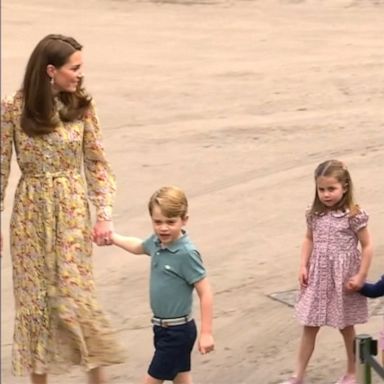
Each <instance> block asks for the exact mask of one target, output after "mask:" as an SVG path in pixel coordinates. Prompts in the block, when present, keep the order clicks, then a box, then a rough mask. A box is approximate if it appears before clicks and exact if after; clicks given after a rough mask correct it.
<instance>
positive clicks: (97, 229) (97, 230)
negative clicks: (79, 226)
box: [92, 220, 113, 246]
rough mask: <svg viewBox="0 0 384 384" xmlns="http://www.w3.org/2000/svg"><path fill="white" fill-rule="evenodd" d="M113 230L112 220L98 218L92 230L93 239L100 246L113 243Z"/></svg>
mask: <svg viewBox="0 0 384 384" xmlns="http://www.w3.org/2000/svg"><path fill="white" fill-rule="evenodd" d="M112 232H113V223H112V221H106V220H105V221H101V220H98V221H96V224H95V226H94V227H93V230H92V240H93V241H94V242H95V243H96V244H97V245H99V246H105V245H111V244H112V239H111V236H112Z"/></svg>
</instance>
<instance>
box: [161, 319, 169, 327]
mask: <svg viewBox="0 0 384 384" xmlns="http://www.w3.org/2000/svg"><path fill="white" fill-rule="evenodd" d="M160 326H162V327H163V328H168V327H169V323H168V321H164V320H160Z"/></svg>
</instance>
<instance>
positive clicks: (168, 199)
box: [148, 186, 188, 219]
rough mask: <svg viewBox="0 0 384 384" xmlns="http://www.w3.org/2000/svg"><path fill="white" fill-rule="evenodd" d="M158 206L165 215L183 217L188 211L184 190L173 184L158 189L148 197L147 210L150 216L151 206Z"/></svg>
mask: <svg viewBox="0 0 384 384" xmlns="http://www.w3.org/2000/svg"><path fill="white" fill-rule="evenodd" d="M156 205H157V206H159V207H160V210H161V213H162V214H163V215H164V216H166V217H181V218H182V219H185V218H186V217H187V213H188V200H187V197H186V196H185V193H184V191H182V190H181V189H180V188H178V187H175V186H167V187H162V188H160V189H158V190H157V191H156V192H155V193H154V194H153V195H152V196H151V198H150V199H149V202H148V210H149V214H150V215H151V216H152V212H153V208H154V207H155V206H156Z"/></svg>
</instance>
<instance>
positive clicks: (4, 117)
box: [0, 98, 14, 211]
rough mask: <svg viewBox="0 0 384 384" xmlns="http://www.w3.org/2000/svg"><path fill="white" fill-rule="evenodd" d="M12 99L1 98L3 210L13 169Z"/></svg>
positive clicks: (0, 182) (0, 158) (0, 159)
mask: <svg viewBox="0 0 384 384" xmlns="http://www.w3.org/2000/svg"><path fill="white" fill-rule="evenodd" d="M12 105H13V104H12V99H11V98H7V99H4V100H1V146H0V148H1V157H0V164H1V179H0V185H1V187H0V188H1V196H0V197H1V204H0V205H1V207H0V208H1V209H0V210H1V211H3V210H4V196H5V190H6V188H7V185H8V179H9V173H10V170H11V160H12V148H13V131H14V121H13V112H12Z"/></svg>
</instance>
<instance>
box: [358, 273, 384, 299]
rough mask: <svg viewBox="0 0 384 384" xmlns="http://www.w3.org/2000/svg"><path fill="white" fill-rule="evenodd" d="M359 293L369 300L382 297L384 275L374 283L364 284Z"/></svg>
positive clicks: (383, 292) (383, 294) (383, 293)
mask: <svg viewBox="0 0 384 384" xmlns="http://www.w3.org/2000/svg"><path fill="white" fill-rule="evenodd" d="M360 293H361V294H362V295H364V296H367V297H371V298H376V297H381V296H384V275H383V276H382V277H381V279H380V280H379V281H377V282H376V283H373V284H370V283H365V284H364V285H363V288H361V290H360Z"/></svg>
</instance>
